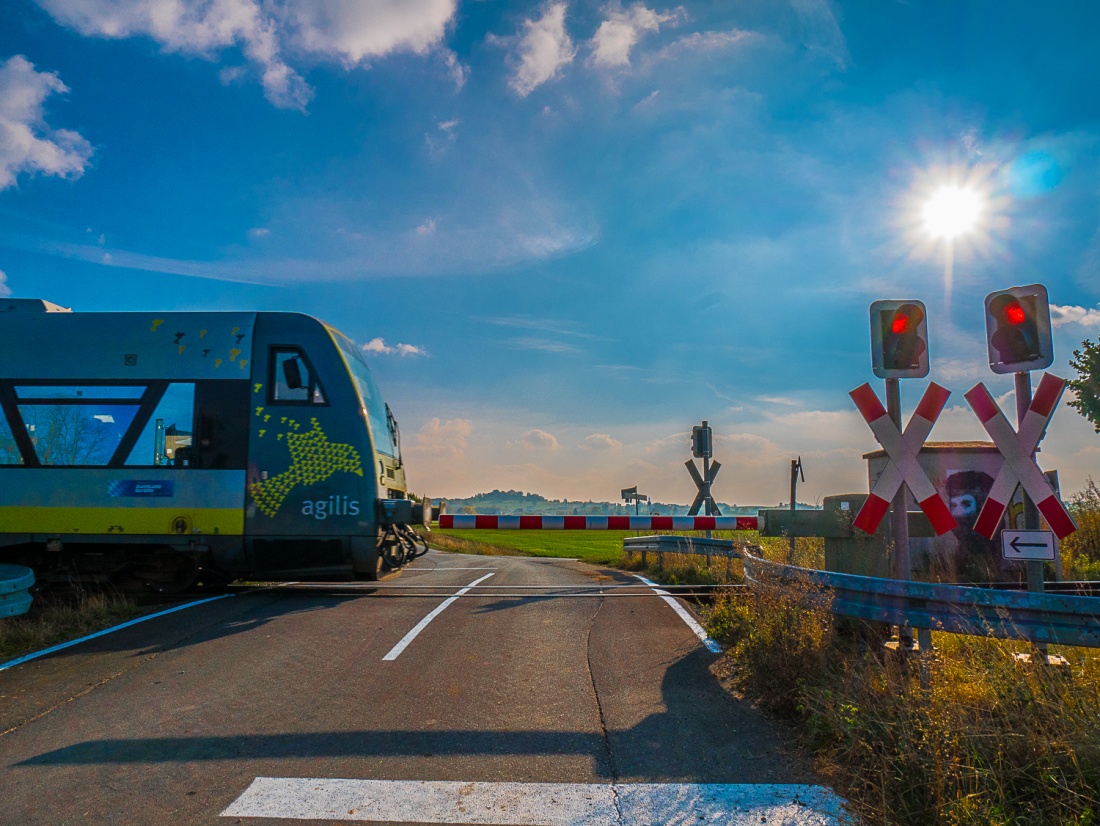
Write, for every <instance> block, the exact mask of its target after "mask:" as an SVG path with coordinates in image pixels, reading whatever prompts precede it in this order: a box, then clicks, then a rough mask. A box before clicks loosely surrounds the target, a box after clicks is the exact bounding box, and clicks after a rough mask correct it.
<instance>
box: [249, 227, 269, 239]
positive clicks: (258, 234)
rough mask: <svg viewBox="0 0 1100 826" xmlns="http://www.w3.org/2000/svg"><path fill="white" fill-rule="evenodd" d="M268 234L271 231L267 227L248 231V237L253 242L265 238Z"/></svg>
mask: <svg viewBox="0 0 1100 826" xmlns="http://www.w3.org/2000/svg"><path fill="white" fill-rule="evenodd" d="M270 234H271V230H269V229H268V228H267V227H253V228H252V229H250V230H249V231H248V237H249V238H251V239H252V240H254V241H255V240H257V239H260V238H266V237H267V236H269V235H270Z"/></svg>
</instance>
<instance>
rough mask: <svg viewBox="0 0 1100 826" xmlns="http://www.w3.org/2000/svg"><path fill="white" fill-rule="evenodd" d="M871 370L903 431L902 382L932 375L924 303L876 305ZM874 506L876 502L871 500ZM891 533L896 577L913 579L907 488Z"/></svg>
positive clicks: (896, 505) (897, 502) (897, 499)
mask: <svg viewBox="0 0 1100 826" xmlns="http://www.w3.org/2000/svg"><path fill="white" fill-rule="evenodd" d="M871 369H872V370H873V371H874V374H875V375H876V376H878V377H879V378H880V379H885V380H886V413H887V415H889V417H890V420H891V421H892V422H893V423H894V427H895V428H896V429H897V430H899V431H900V430H901V381H900V380H901V379H922V378H924V377H925V376H927V375H928V314H927V312H926V310H925V307H924V302H922V301H917V300H910V299H903V300H896V299H891V300H883V301H875V302H872V304H871ZM921 441H922V442H923V439H921ZM916 449H917V450H919V449H920V446H919V445H917V446H916ZM870 502H872V500H871V499H868V503H870ZM891 529H892V533H893V537H894V566H895V573H894V575H895V577H897V578H898V579H909V521H908V507H907V505H906V502H905V486H904V485H901V486H899V487H898V490H897V493H896V494H895V495H894V500H893V510H892V514H891Z"/></svg>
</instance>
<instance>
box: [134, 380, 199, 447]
mask: <svg viewBox="0 0 1100 826" xmlns="http://www.w3.org/2000/svg"><path fill="white" fill-rule="evenodd" d="M194 420H195V385H194V384H193V383H189V382H174V383H172V384H170V385H168V388H167V389H166V390H165V391H164V395H163V396H161V399H160V402H159V403H158V404H157V406H156V409H155V410H153V412H152V414H151V415H150V416H149V423H148V424H146V425H145V429H144V430H142V432H141V436H139V437H138V440H137V443H136V444H135V445H134V449H133V450H131V451H130V455H129V457H128V458H127V459H126V464H127V465H130V466H134V465H136V466H141V467H150V466H169V467H190V466H191V464H192V450H191V441H192V434H193V430H194Z"/></svg>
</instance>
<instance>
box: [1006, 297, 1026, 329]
mask: <svg viewBox="0 0 1100 826" xmlns="http://www.w3.org/2000/svg"><path fill="white" fill-rule="evenodd" d="M1005 321H1007V322H1008V323H1009V324H1015V325H1020V324H1023V323H1024V322H1025V321H1027V313H1025V312H1024V308H1023V307H1021V306H1020V302H1019V301H1013V302H1012V303H1010V304H1009V305H1008V306H1006V307H1005Z"/></svg>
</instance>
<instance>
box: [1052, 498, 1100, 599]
mask: <svg viewBox="0 0 1100 826" xmlns="http://www.w3.org/2000/svg"><path fill="white" fill-rule="evenodd" d="M1068 504H1069V511H1070V513H1071V514H1073V518H1074V520H1075V521H1076V522H1077V532H1076V533H1072V534H1070V535H1069V536H1067V537H1066V538H1065V539H1063V540H1062V547H1061V554H1062V571H1063V574H1064V576H1065V578H1066V579H1097V580H1100V488H1098V487H1097V486H1096V483H1095V482H1094V481H1093V480H1092V477H1091V476H1090V477H1089V479H1088V482H1087V483H1086V485H1085V489H1084V490H1083V491H1080V492H1079V493H1076V494H1074V495H1073V496H1071V497H1070V500H1069V503H1068Z"/></svg>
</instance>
